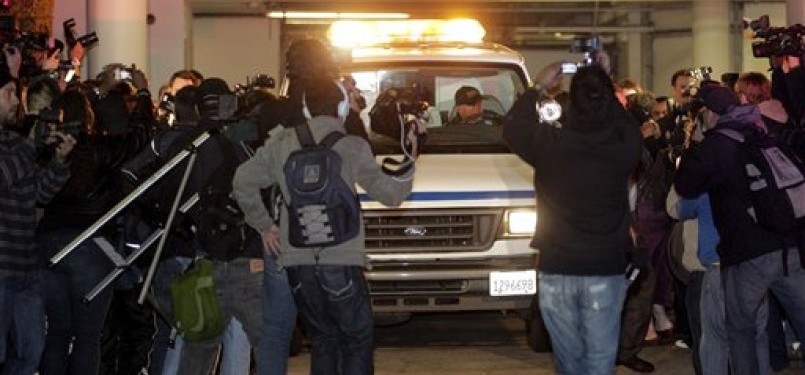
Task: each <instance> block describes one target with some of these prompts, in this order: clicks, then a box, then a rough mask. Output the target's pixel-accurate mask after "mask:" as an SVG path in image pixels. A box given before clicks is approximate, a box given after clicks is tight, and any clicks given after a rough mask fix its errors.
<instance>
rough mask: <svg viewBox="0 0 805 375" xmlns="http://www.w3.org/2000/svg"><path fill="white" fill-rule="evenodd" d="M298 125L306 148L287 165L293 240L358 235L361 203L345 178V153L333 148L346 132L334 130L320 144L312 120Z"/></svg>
mask: <svg viewBox="0 0 805 375" xmlns="http://www.w3.org/2000/svg"><path fill="white" fill-rule="evenodd" d="M294 129H295V130H296V136H297V137H298V138H299V143H300V144H301V145H302V148H301V149H299V150H296V151H294V152H292V153H291V154H290V155H289V156H288V159H287V160H286V161H285V165H284V167H283V172H284V174H285V183H286V185H287V187H288V193H289V196H288V197H285V201H286V205H287V207H288V213H289V215H288V216H289V218H288V228H289V233H288V240H289V242H290V244H291V245H292V246H294V247H298V248H307V247H326V246H333V245H338V244H340V243H343V242H345V241H347V240H349V239H352V238H354V237H355V236H357V235H358V233H359V231H360V226H361V224H362V223H361V216H360V203H359V202H358V197H357V195H356V194H355V193H354V192H353V190H352V188H351V187H350V186H349V185H347V183H346V182H345V181H344V179H343V178H341V167H342V163H341V157H340V156H339V155H338V153H336V152H335V151H333V150H332V149H331V147H332V146H333V145H334V144H335V143H336V142H338V140H340V139H341V138H343V137H344V134H342V133H340V132H332V133H330V134H328V135H327V136H326V137H324V139H322V141H321V143H319V144H316V143H315V141H314V140H313V136H312V135H311V133H310V127H309V126H308V124H306V123H302V124H300V125H298V126H296V127H295V128H294Z"/></svg>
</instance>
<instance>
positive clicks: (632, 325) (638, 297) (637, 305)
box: [618, 265, 657, 360]
mask: <svg viewBox="0 0 805 375" xmlns="http://www.w3.org/2000/svg"><path fill="white" fill-rule="evenodd" d="M656 283H657V276H656V274H655V273H654V269H653V268H652V267H651V266H650V265H649V266H647V267H646V268H645V269H643V270H641V272H640V275H638V276H637V279H636V280H635V281H634V282H632V285H630V286H629V290H628V291H627V294H626V302H625V303H624V305H623V315H622V316H621V333H620V339H619V340H618V359H619V360H627V359H630V358H632V357H634V356H636V355H637V354H638V353H640V350H642V349H643V341H644V340H645V338H646V330H647V329H648V324H649V321H651V305H653V302H654V286H655V285H656Z"/></svg>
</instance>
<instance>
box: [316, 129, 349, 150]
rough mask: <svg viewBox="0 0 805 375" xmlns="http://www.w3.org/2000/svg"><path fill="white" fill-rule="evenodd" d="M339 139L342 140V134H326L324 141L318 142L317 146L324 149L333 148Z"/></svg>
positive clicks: (335, 132)
mask: <svg viewBox="0 0 805 375" xmlns="http://www.w3.org/2000/svg"><path fill="white" fill-rule="evenodd" d="M341 138H344V133H341V132H339V131H333V132H331V133H330V134H327V136H326V137H324V139H322V140H321V142H319V146H322V147H324V148H330V147H333V145H334V144H335V143H336V142H338V141H339V140H340V139H341Z"/></svg>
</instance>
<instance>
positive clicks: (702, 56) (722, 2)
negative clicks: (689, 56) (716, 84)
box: [692, 0, 734, 79]
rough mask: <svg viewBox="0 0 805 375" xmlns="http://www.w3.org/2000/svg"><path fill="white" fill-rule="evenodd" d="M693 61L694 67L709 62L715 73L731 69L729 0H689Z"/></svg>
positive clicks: (706, 64)
mask: <svg viewBox="0 0 805 375" xmlns="http://www.w3.org/2000/svg"><path fill="white" fill-rule="evenodd" d="M692 3H693V20H692V31H693V64H694V66H695V67H699V66H711V67H713V73H714V75H715V77H716V79H718V77H719V76H720V75H721V74H722V73H724V72H730V71H733V70H734V67H733V64H732V61H731V59H730V57H731V56H732V52H731V49H732V43H731V37H730V20H732V17H731V14H730V2H729V0H696V1H693V2H692Z"/></svg>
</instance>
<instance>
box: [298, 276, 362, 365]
mask: <svg viewBox="0 0 805 375" xmlns="http://www.w3.org/2000/svg"><path fill="white" fill-rule="evenodd" d="M288 281H289V283H290V284H291V290H293V294H294V299H295V300H296V307H297V310H298V311H299V313H301V315H302V321H303V322H304V324H305V328H306V329H307V332H308V334H309V335H310V337H311V339H312V340H313V347H312V350H311V359H310V361H311V364H310V373H311V374H313V375H330V374H333V375H335V374H339V375H367V374H373V373H374V322H373V319H372V307H371V304H370V302H369V289H368V287H367V285H366V280H365V279H364V276H363V268H361V267H356V266H330V265H319V266H294V267H289V268H288Z"/></svg>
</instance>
